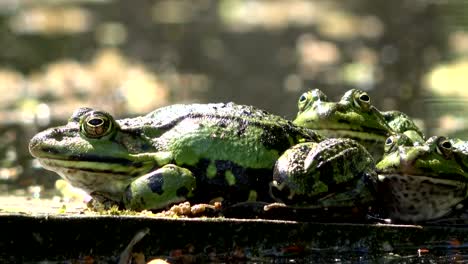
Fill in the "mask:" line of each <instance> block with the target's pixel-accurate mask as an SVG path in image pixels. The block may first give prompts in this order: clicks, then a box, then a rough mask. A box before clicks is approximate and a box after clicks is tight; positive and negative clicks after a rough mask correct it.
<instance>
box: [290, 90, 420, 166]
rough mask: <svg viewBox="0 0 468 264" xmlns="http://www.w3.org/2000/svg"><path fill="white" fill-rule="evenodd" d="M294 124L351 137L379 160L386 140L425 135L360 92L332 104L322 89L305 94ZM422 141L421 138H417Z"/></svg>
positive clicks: (408, 119)
mask: <svg viewBox="0 0 468 264" xmlns="http://www.w3.org/2000/svg"><path fill="white" fill-rule="evenodd" d="M298 108H299V112H298V114H297V117H296V119H295V120H294V124H296V125H299V126H303V127H307V128H310V129H313V130H315V131H317V132H318V133H320V134H321V135H323V136H325V137H329V138H351V139H354V140H356V141H357V142H359V143H360V144H362V145H363V146H364V147H366V149H367V150H368V151H369V152H370V153H371V154H372V155H373V157H374V158H375V160H377V161H378V160H380V158H381V157H382V154H383V150H384V143H385V140H386V138H388V137H389V136H390V135H392V134H395V133H407V134H408V135H409V136H411V137H412V138H414V140H418V141H423V138H424V135H423V133H422V132H421V130H420V129H419V128H418V127H417V126H416V125H415V124H414V122H413V121H412V120H411V119H410V118H409V117H408V116H407V115H406V114H404V113H402V112H398V111H388V112H381V111H379V110H378V109H377V108H376V107H374V106H373V105H372V103H371V98H370V96H369V95H368V94H367V93H366V92H364V91H361V90H358V89H351V90H349V91H347V92H346V93H345V94H344V95H343V97H342V98H341V100H340V101H338V102H331V101H329V100H328V98H327V96H326V95H325V94H324V93H323V92H322V91H320V90H319V89H314V90H311V91H308V92H306V93H304V94H302V95H301V96H300V98H299V102H298ZM418 138H419V139H418Z"/></svg>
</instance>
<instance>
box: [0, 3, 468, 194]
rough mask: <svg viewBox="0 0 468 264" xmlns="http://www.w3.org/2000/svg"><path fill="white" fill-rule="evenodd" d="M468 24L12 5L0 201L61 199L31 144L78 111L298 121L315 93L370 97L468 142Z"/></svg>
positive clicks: (374, 16)
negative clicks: (191, 109)
mask: <svg viewBox="0 0 468 264" xmlns="http://www.w3.org/2000/svg"><path fill="white" fill-rule="evenodd" d="M467 17H468V1H464V0H394V1H386V0H367V1H366V0H352V1H340V0H336V1H335V0H288V1H283V0H219V1H218V0H197V1H192V0H140V1H128V0H1V1H0V46H1V47H2V50H1V51H0V183H2V184H1V185H0V192H1V193H12V192H13V191H15V192H17V191H20V192H35V190H37V188H36V189H34V188H32V189H31V186H46V187H47V186H49V187H50V186H53V182H54V181H55V179H57V176H56V175H55V174H54V173H47V172H45V171H43V170H40V169H39V167H38V165H37V164H35V163H34V161H33V160H32V158H31V157H30V155H29V152H28V150H27V144H28V141H29V139H30V138H31V137H32V135H34V134H35V133H37V132H38V131H40V130H43V129H45V128H46V127H50V126H53V125H57V124H60V123H64V122H65V121H66V119H67V118H68V117H69V116H70V115H71V113H72V112H73V110H74V109H76V108H78V107H80V106H90V107H95V108H99V109H103V110H106V111H108V112H111V113H112V114H114V115H115V116H117V117H124V116H125V117H128V116H135V115H140V114H145V113H147V112H149V111H151V110H153V109H155V108H157V107H161V106H164V105H168V104H172V103H191V102H201V103H207V102H228V101H234V102H236V103H239V104H247V105H255V106H257V107H260V108H263V109H266V110H268V111H269V112H271V113H274V114H278V115H281V116H284V117H286V118H289V119H293V118H294V117H295V113H296V111H297V108H296V102H297V99H298V98H299V96H300V94H301V93H303V92H305V91H307V90H309V89H312V88H320V89H322V90H323V91H324V92H325V93H326V94H327V95H328V97H329V98H331V99H338V98H339V97H341V95H342V94H343V93H344V92H345V91H346V90H348V89H351V88H359V89H362V90H366V91H368V92H369V94H370V95H371V98H372V100H373V104H374V105H375V106H377V107H378V108H379V109H381V110H391V109H397V110H401V111H404V112H406V113H407V114H409V115H410V116H411V117H413V118H415V119H416V120H417V121H418V124H420V125H421V127H422V128H423V129H424V130H425V132H426V133H427V134H428V135H436V134H437V135H452V136H458V137H461V138H466V139H468V125H467V122H466V118H465V116H466V113H467V103H466V102H467V98H468V89H467V84H466V83H467V82H468V20H467V19H466V18H467ZM46 174H49V175H47V176H46ZM28 186H29V189H27V187H28ZM25 190H27V191H25Z"/></svg>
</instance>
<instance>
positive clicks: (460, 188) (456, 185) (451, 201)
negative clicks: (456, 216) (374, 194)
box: [376, 134, 468, 222]
mask: <svg viewBox="0 0 468 264" xmlns="http://www.w3.org/2000/svg"><path fill="white" fill-rule="evenodd" d="M376 167H377V173H378V175H379V177H378V179H379V189H380V190H381V193H382V194H383V196H384V204H385V205H386V206H387V207H388V208H389V213H390V217H391V218H394V219H398V220H403V221H410V222H417V221H427V220H432V219H436V218H440V217H442V216H444V215H447V214H448V213H449V212H451V211H452V210H453V209H458V208H457V207H459V206H462V205H461V204H460V202H461V201H463V200H464V199H465V198H466V197H467V196H468V144H467V143H466V142H464V141H462V140H458V139H448V138H445V137H440V136H438V137H436V136H434V137H431V138H429V139H428V140H426V141H425V142H422V143H421V142H420V141H414V140H413V139H411V138H410V137H408V136H407V135H404V134H400V135H394V136H391V137H389V138H388V139H387V141H386V147H385V154H384V156H383V158H382V160H381V161H380V162H379V163H378V164H377V165H376Z"/></svg>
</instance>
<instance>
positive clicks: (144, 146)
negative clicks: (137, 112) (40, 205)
mask: <svg viewBox="0 0 468 264" xmlns="http://www.w3.org/2000/svg"><path fill="white" fill-rule="evenodd" d="M133 122H134V123H132V124H129V122H128V121H126V120H120V121H116V120H114V118H113V117H112V116H111V115H110V114H108V113H106V112H102V111H95V110H93V109H90V108H80V109H78V110H77V111H75V112H74V113H73V115H72V116H71V117H70V119H69V120H68V123H67V124H66V125H64V126H59V127H55V128H50V129H48V130H45V131H43V132H40V133H38V134H37V135H36V136H34V137H33V138H32V139H31V141H30V144H29V150H30V152H31V154H32V155H33V156H34V157H36V158H37V159H38V160H39V162H40V163H41V164H42V165H43V167H44V168H46V169H49V170H53V171H55V172H57V173H58V174H60V175H61V176H62V177H63V178H65V179H66V180H68V181H69V182H70V183H71V184H72V185H73V186H76V187H80V188H83V189H84V190H85V191H89V192H90V191H95V190H99V191H102V192H104V193H106V196H110V197H112V196H114V195H115V196H116V195H118V194H120V193H121V192H122V190H124V189H125V187H126V186H127V185H128V184H129V182H131V180H132V178H134V177H137V176H138V175H142V174H144V173H146V172H148V171H149V170H150V169H151V168H153V167H154V166H156V165H158V164H157V159H156V158H155V157H154V155H152V153H151V152H154V147H153V146H152V145H151V144H150V142H149V141H148V140H147V139H145V136H144V133H143V132H142V131H143V129H142V127H143V126H142V124H137V123H138V121H133ZM142 150H145V153H146V154H138V153H141V152H142ZM115 198H116V199H118V198H117V197H115Z"/></svg>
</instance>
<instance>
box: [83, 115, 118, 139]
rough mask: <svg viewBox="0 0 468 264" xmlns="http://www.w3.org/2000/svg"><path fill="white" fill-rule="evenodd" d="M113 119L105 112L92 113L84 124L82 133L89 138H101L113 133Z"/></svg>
mask: <svg viewBox="0 0 468 264" xmlns="http://www.w3.org/2000/svg"><path fill="white" fill-rule="evenodd" d="M112 127H113V120H112V117H111V116H110V115H109V114H107V113H103V112H92V113H90V114H89V115H88V116H87V117H86V118H85V119H84V121H83V122H82V125H81V132H82V133H83V134H84V135H85V136H86V137H89V138H100V137H103V136H105V135H107V134H109V133H110V132H111V131H112Z"/></svg>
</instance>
